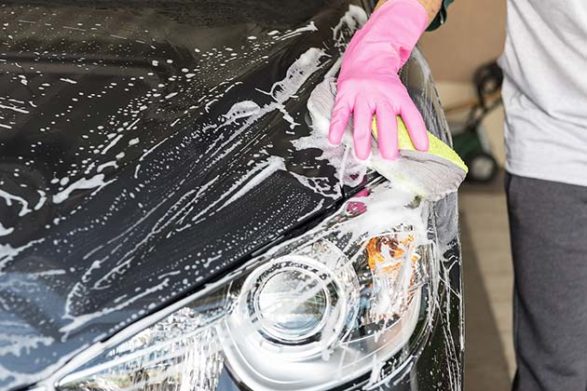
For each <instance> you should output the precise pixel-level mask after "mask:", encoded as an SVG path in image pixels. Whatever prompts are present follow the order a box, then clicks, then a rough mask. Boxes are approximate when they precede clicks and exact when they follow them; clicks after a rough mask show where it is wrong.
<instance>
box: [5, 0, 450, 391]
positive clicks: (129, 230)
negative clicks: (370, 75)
mask: <svg viewBox="0 0 587 391" xmlns="http://www.w3.org/2000/svg"><path fill="white" fill-rule="evenodd" d="M348 9H349V3H348V1H334V0H332V1H304V2H300V1H297V0H288V1H283V2H279V4H276V3H275V2H271V1H262V0H248V1H220V2H219V1H187V0H184V1H167V2H165V1H144V0H143V1H124V2H120V1H109V0H108V1H92V2H90V1H87V2H86V1H62V0H59V1H26V2H14V3H10V2H4V3H2V4H1V5H0V22H1V23H0V27H1V28H2V29H1V30H0V117H1V118H0V124H2V125H4V126H0V190H1V191H3V193H2V194H3V197H2V198H3V199H2V200H0V223H1V224H2V226H0V232H2V233H3V235H2V236H0V245H1V246H2V247H0V330H2V331H1V332H0V352H2V354H0V389H3V388H8V389H11V388H18V387H23V386H27V385H30V384H33V383H35V382H37V381H39V380H42V379H43V378H45V377H46V376H48V375H50V374H51V373H52V372H53V371H55V370H56V369H57V368H59V367H60V366H61V365H62V364H64V363H65V362H66V361H67V360H68V359H69V358H71V357H72V356H73V355H75V354H76V353H78V352H80V351H82V350H83V349H85V348H86V347H88V346H89V345H90V344H92V343H94V342H96V341H99V340H102V339H104V338H107V337H109V336H111V335H113V334H114V333H116V332H117V331H119V330H121V329H122V328H124V327H125V326H127V325H129V324H131V323H132V322H134V321H136V320H137V319H140V318H141V317H143V316H145V315H147V314H150V313H153V312H155V311H157V310H158V309H160V308H162V307H164V306H166V305H168V304H169V303H171V302H174V301H176V300H178V299H179V298H181V297H184V296H186V295H188V294H190V293H193V292H195V291H197V290H198V289H200V288H201V287H202V286H203V285H204V284H206V283H208V282H211V281H213V280H214V279H216V278H218V277H219V276H222V275H223V274H225V273H226V272H227V271H229V270H232V269H234V268H236V267H238V266H239V265H242V264H243V262H245V261H246V260H247V259H249V258H250V257H251V256H252V255H253V254H254V253H255V252H256V251H260V250H261V249H262V248H264V247H266V246H268V245H270V244H271V243H274V242H276V241H279V240H282V239H283V237H284V236H286V235H291V234H292V232H295V230H296V229H301V230H303V229H305V228H304V227H305V226H306V224H307V223H308V222H309V221H311V220H312V219H315V218H318V216H320V215H322V214H324V213H327V212H328V210H331V209H333V208H336V206H337V205H339V204H340V203H341V202H342V201H343V200H344V199H345V196H346V195H348V194H351V193H353V192H354V191H356V190H358V189H359V188H360V185H359V186H356V187H354V188H350V187H346V188H344V189H342V188H341V187H340V183H339V180H338V178H337V177H336V176H335V175H334V170H333V168H332V167H331V166H330V165H329V164H328V161H325V160H322V159H320V155H321V151H320V150H319V149H314V148H306V149H299V148H295V147H294V146H293V144H292V141H294V140H297V139H299V138H301V137H303V136H306V135H308V134H310V127H309V125H308V115H307V110H306V101H307V98H308V96H309V94H310V92H311V91H312V88H313V86H315V85H316V83H317V82H319V81H320V80H322V78H323V77H324V75H325V74H326V72H327V71H328V70H329V69H330V68H331V67H332V66H333V64H334V63H335V61H336V60H337V59H338V58H339V56H340V52H341V50H342V49H343V48H342V46H341V42H342V43H344V41H346V40H347V39H348V35H349V34H347V33H345V32H344V31H342V32H341V34H340V36H339V37H338V38H340V39H341V41H337V40H336V39H335V37H334V35H335V34H333V27H335V26H336V25H337V24H338V23H339V21H340V20H341V17H342V16H343V15H344V14H345V12H346V11H348ZM299 28H302V29H301V30H300V32H299V33H295V31H296V29H299ZM275 31H277V32H276V33H274V32H275ZM288 31H289V32H288ZM292 31H293V32H294V33H295V34H293V33H292ZM292 34H293V35H292ZM252 37H254V38H252ZM311 48H319V49H320V50H322V51H323V52H324V55H320V56H318V59H317V60H316V61H317V63H316V67H315V69H314V70H313V71H312V72H310V74H309V76H308V77H307V79H305V81H304V83H302V84H301V85H300V86H299V89H297V90H296V91H295V93H292V94H290V95H287V94H286V96H285V98H284V99H276V96H279V93H280V88H281V87H282V86H281V85H277V84H276V83H278V82H279V81H280V80H283V79H284V78H286V77H287V76H288V73H287V72H288V69H290V67H291V66H292V63H294V62H296V60H298V59H299V58H300V56H301V55H303V54H304V53H306V52H307V51H308V50H310V49H311ZM229 49H231V50H229ZM233 54H236V55H233ZM412 66H417V65H412ZM404 76H405V77H406V82H407V84H408V86H410V88H411V90H410V92H411V93H412V94H413V96H414V99H415V100H416V101H417V103H418V104H419V105H420V107H427V108H426V110H427V111H428V112H432V113H435V110H438V107H432V108H430V107H428V106H427V105H429V104H430V102H429V98H430V97H429V96H428V95H427V94H422V90H421V89H419V87H418V80H412V81H411V82H410V81H409V80H408V79H409V78H410V73H409V72H408V71H405V72H404ZM420 83H421V81H420ZM276 85H277V89H276V87H275V86H276ZM269 92H271V93H269ZM432 98H433V99H435V97H432ZM243 101H249V102H254V103H255V104H256V105H257V107H259V108H261V112H260V113H261V114H259V115H258V116H256V117H255V115H257V114H258V113H259V112H257V114H254V115H253V117H254V118H255V120H254V121H251V122H250V123H249V122H247V121H249V119H250V118H252V117H251V116H248V117H247V116H241V117H239V115H236V116H235V114H234V112H231V109H233V108H234V105H235V103H238V102H243ZM265 108H267V109H266V110H265V111H264V109H265ZM252 109H254V110H256V109H255V108H254V107H253V108H252ZM254 110H253V111H254ZM249 114H250V113H249ZM288 115H289V116H291V118H289V117H288ZM425 117H426V120H427V123H428V126H429V128H430V130H431V131H434V132H436V133H437V134H438V135H439V136H440V137H442V138H444V139H446V138H447V137H448V136H447V133H446V126H445V124H443V123H442V121H443V117H442V115H441V114H440V117H439V116H438V115H429V116H425ZM341 153H342V150H341ZM274 157H277V158H279V159H278V160H272V159H273V158H274ZM272 162H275V167H277V168H275V167H273V166H272V164H273V163H272ZM272 167H273V168H272ZM263 170H268V171H267V173H268V175H266V176H263V177H262V179H263V180H262V181H259V182H258V183H256V184H255V186H251V187H250V189H249V191H246V192H242V193H239V190H241V189H243V187H245V188H246V186H247V183H249V182H250V179H251V178H252V177H254V176H251V175H252V174H258V173H259V172H262V171H263ZM63 178H67V179H63ZM366 180H367V178H365V180H364V181H363V183H364V182H365V181H366ZM359 182H360V181H359ZM72 184H77V188H75V189H74V190H71V191H69V190H70V189H72V187H71V186H72ZM95 184H98V185H97V186H93V185H95ZM84 187H87V189H84ZM7 194H8V195H7ZM437 208H438V216H439V221H438V225H439V226H440V228H439V229H438V233H439V235H441V236H443V237H442V238H441V240H442V243H446V244H447V253H448V255H449V256H447V257H446V259H447V260H451V261H450V262H456V263H457V264H458V262H459V261H460V255H459V247H458V239H457V224H456V198H455V197H450V198H449V199H447V200H445V201H442V202H440V203H439V204H438V205H437ZM443 225H444V226H443ZM448 270H450V273H451V275H450V279H449V280H448V281H445V283H447V284H451V285H452V287H448V288H450V289H452V290H453V291H455V292H460V270H459V267H450V268H449V269H448ZM450 289H446V290H447V291H450ZM449 295H450V293H449ZM456 301H457V300H453V302H452V304H449V305H448V307H447V308H444V307H443V308H442V311H444V312H445V313H444V316H442V317H441V318H440V320H438V321H439V322H442V321H444V322H446V325H445V327H443V328H440V327H439V328H437V329H436V330H439V331H437V333H441V334H442V333H443V331H442V330H445V331H444V334H446V333H447V332H446V330H450V334H451V336H450V338H449V337H447V335H441V336H440V337H438V338H436V337H433V338H432V339H431V341H432V342H431V343H434V344H438V345H437V346H434V345H431V346H430V347H429V349H428V348H426V349H425V351H424V352H423V353H422V361H420V363H419V364H417V365H416V366H415V367H414V368H416V369H417V371H414V374H413V375H411V376H409V377H408V378H407V379H408V380H404V381H408V383H412V382H413V381H415V380H413V379H412V378H413V377H414V376H415V378H418V377H419V378H420V380H419V381H418V384H419V386H418V388H417V389H423V390H424V389H435V388H434V387H436V384H452V383H453V380H452V379H447V378H446V377H447V376H449V377H450V376H452V375H451V373H452V372H450V371H448V372H447V371H446V370H445V369H444V367H443V366H444V365H453V364H446V363H447V362H451V360H452V361H455V360H456V361H455V363H454V365H456V366H457V368H456V371H457V372H459V371H460V370H461V369H460V362H458V361H459V357H461V356H460V355H461V352H460V349H461V347H460V342H459V341H456V339H459V336H460V334H461V332H462V330H461V312H460V308H459V307H458V304H455V302H456ZM449 339H450V340H451V341H452V342H451V343H454V346H452V347H450V350H451V351H452V353H451V354H450V355H451V357H449V359H448V360H445V359H444V358H443V359H439V358H438V357H439V356H438V353H437V352H439V351H443V350H446V349H447V347H446V346H444V344H447V343H448V342H447V341H448V340H449ZM435 341H436V342H435ZM453 350H454V351H453ZM427 352H428V353H427ZM427 355H428V356H427ZM426 357H428V358H426ZM461 358H462V357H461ZM438 360H441V361H442V362H441V363H439V361H438ZM443 379H444V380H443ZM432 382H434V383H432ZM414 384H415V383H414ZM426 384H429V387H427V386H426ZM396 387H399V385H398V386H396ZM393 389H396V388H393ZM412 389H414V388H412Z"/></svg>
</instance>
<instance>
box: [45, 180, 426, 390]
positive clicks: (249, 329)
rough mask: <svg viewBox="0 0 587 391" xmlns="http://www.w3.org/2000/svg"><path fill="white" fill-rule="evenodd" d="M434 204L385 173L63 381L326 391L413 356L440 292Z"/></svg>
mask: <svg viewBox="0 0 587 391" xmlns="http://www.w3.org/2000/svg"><path fill="white" fill-rule="evenodd" d="M428 225H429V218H428V206H427V205H426V204H423V203H420V202H419V200H417V199H414V198H413V197H412V196H411V195H409V194H404V193H401V192H399V191H398V190H394V189H392V188H391V187H390V185H389V184H388V183H387V182H386V183H384V184H380V185H378V186H377V187H375V188H374V189H373V190H371V191H370V192H368V193H365V194H362V195H361V196H359V197H356V198H354V199H352V200H351V201H349V202H347V203H346V204H345V205H344V206H343V207H342V208H341V209H340V210H339V211H338V212H337V213H335V214H334V215H332V216H331V217H329V218H327V219H326V220H324V221H323V222H322V223H321V224H320V225H318V226H317V227H316V228H314V229H312V230H311V231H309V232H307V233H306V234H304V235H302V236H301V237H299V238H296V239H294V240H290V241H289V242H286V243H284V244H282V245H279V246H277V247H275V248H274V249H272V250H271V251H269V252H268V253H267V254H265V255H263V256H260V257H258V258H257V259H255V260H253V261H251V262H250V263H249V264H248V265H246V266H245V267H244V268H243V269H241V270H239V271H238V272H237V273H235V274H234V275H232V276H231V277H227V278H226V279H225V280H224V281H223V282H222V283H219V284H218V285H217V286H216V288H215V289H213V290H212V291H208V292H207V293H206V294H199V295H196V296H195V297H194V298H193V300H192V301H191V302H190V304H188V305H186V306H185V307H183V308H180V309H179V310H177V311H175V312H173V313H172V314H171V315H168V316H166V317H165V318H163V319H162V320H160V321H158V322H156V323H155V324H153V325H152V326H151V327H148V328H146V329H145V330H143V331H142V332H140V333H138V334H136V335H135V336H134V337H132V338H130V339H129V340H127V341H126V342H124V343H122V344H119V345H118V346H115V347H113V348H111V349H109V350H107V351H104V352H102V354H100V355H98V356H96V357H94V358H93V359H91V360H90V361H88V362H86V363H85V364H83V365H82V366H80V367H79V368H78V369H77V370H76V371H75V372H74V373H71V374H69V375H67V376H65V377H64V378H63V379H62V380H61V381H60V382H59V383H58V385H57V388H58V389H59V390H73V389H76V390H79V389H85V390H122V389H125V390H127V389H129V390H130V389H137V390H138V389H148V390H153V391H155V390H168V389H178V390H216V389H217V388H221V387H219V381H220V378H221V376H222V374H223V373H224V374H226V373H230V375H231V377H232V378H234V379H236V380H237V382H240V383H243V384H245V385H246V386H247V387H248V388H249V389H254V390H284V391H285V390H324V389H329V388H331V387H336V386H340V385H342V384H344V383H347V382H350V381H353V380H355V379H357V378H358V377H361V376H366V375H368V374H369V373H371V377H370V382H371V384H376V383H377V382H379V381H382V380H384V379H386V378H388V377H389V376H391V375H392V374H394V373H395V372H396V371H397V370H398V369H400V368H402V367H403V366H405V365H406V363H407V361H408V360H409V357H411V356H412V355H413V353H414V352H415V351H416V350H417V349H418V347H419V345H420V344H421V343H422V341H423V340H424V339H425V338H426V335H427V331H426V330H427V328H428V326H429V325H430V319H431V313H432V309H433V306H432V305H431V304H432V303H433V300H434V297H435V291H434V286H435V283H434V277H435V275H436V273H435V270H436V258H435V257H434V252H433V249H434V246H433V243H434V237H433V236H432V230H429V229H428Z"/></svg>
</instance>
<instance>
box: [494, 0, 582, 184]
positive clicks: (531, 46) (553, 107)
mask: <svg viewBox="0 0 587 391" xmlns="http://www.w3.org/2000/svg"><path fill="white" fill-rule="evenodd" d="M500 65H501V66H502V68H503V70H504V74H505V80H504V86H503V99H504V106H505V110H506V123H505V136H506V157H507V162H506V169H507V170H508V171H509V172H511V173H512V174H516V175H521V176H525V177H530V178H537V179H544V180H549V181H557V182H564V183H570V184H575V185H582V186H587V0H508V20H507V39H506V45H505V51H504V54H503V56H502V57H501V59H500Z"/></svg>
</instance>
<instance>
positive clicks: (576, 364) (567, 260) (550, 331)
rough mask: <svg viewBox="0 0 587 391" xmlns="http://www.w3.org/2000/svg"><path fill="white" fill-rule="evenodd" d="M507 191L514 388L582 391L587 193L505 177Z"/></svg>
mask: <svg viewBox="0 0 587 391" xmlns="http://www.w3.org/2000/svg"><path fill="white" fill-rule="evenodd" d="M585 175H587V171H586V172H585ZM506 192H507V199H508V211H509V221H510V231H511V244H512V256H513V262H514V272H515V286H514V343H515V349H516V363H517V373H516V378H515V379H514V386H513V389H514V390H515V391H534V390H547V391H585V390H587V187H583V186H573V185H567V184H562V183H557V182H549V181H542V180H537V179H530V178H524V177H520V176H515V175H509V174H508V175H506Z"/></svg>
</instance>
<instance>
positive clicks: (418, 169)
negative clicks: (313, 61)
mask: <svg viewBox="0 0 587 391" xmlns="http://www.w3.org/2000/svg"><path fill="white" fill-rule="evenodd" d="M335 96H336V82H335V79H334V78H330V79H326V80H324V81H323V82H322V83H320V84H319V85H318V86H317V87H316V88H315V89H314V91H312V94H311V96H310V99H309V100H308V111H309V113H310V116H311V117H312V122H313V126H314V128H315V130H317V131H320V132H323V133H324V137H327V134H328V128H329V123H330V113H331V110H332V107H333V105H334V99H335ZM397 121H398V145H399V150H400V151H399V152H400V158H399V159H397V160H394V161H389V160H385V159H383V158H382V157H381V156H380V155H379V153H378V151H377V148H373V149H372V151H373V152H372V155H371V157H370V159H369V161H368V162H367V164H368V165H369V167H371V168H372V169H374V170H375V171H377V172H379V174H381V175H383V176H384V177H385V178H387V179H388V180H389V181H391V182H392V183H394V184H396V185H397V186H402V187H404V188H406V190H409V191H412V192H414V193H415V194H417V195H420V196H421V197H423V198H426V199H428V200H431V201H436V200H439V199H441V198H443V197H445V196H446V195H447V194H450V193H452V192H455V191H457V189H458V188H459V186H460V184H461V183H462V182H463V180H464V179H465V176H466V175H467V171H468V169H467V166H466V165H465V163H464V162H463V161H462V160H461V158H460V157H459V155H457V153H456V152H455V151H454V150H453V149H452V148H451V147H450V146H448V145H447V144H445V143H444V142H442V141H441V140H440V139H439V138H438V137H436V136H434V135H433V134H432V133H430V132H428V137H429V140H430V143H429V144H430V147H429V149H428V151H427V152H421V151H418V150H416V149H415V148H414V145H413V144H412V141H411V139H410V136H409V134H408V131H407V129H406V126H405V124H404V123H403V121H402V120H401V118H400V117H398V120H397ZM372 130H373V135H374V138H375V139H376V138H377V123H376V121H375V120H373V129H372ZM343 143H344V144H345V145H347V146H348V147H351V148H352V143H353V140H352V135H351V132H350V129H347V132H346V134H345V136H344V137H343Z"/></svg>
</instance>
